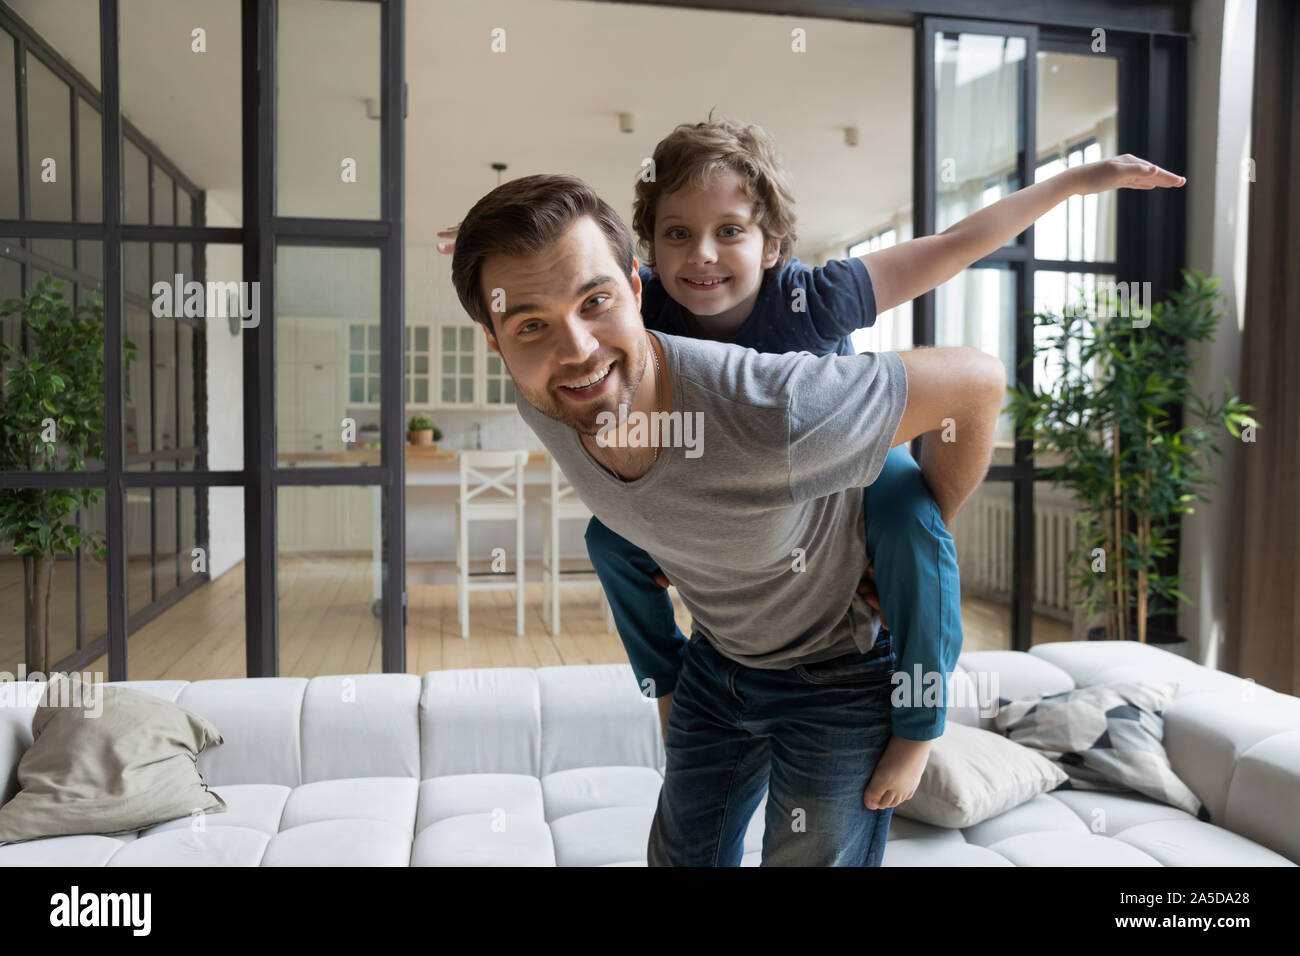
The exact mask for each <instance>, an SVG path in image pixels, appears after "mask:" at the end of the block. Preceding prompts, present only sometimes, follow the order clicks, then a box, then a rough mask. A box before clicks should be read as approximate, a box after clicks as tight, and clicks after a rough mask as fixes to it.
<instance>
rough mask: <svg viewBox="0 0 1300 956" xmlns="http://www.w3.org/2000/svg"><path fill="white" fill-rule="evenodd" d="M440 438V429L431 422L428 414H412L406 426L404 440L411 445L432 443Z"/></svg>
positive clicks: (435, 446)
mask: <svg viewBox="0 0 1300 956" xmlns="http://www.w3.org/2000/svg"><path fill="white" fill-rule="evenodd" d="M440 438H442V430H441V429H440V428H438V426H437V425H435V424H434V423H433V419H432V418H430V417H429V416H428V415H414V416H412V417H411V421H410V423H409V424H408V425H407V426H406V440H407V441H408V442H410V443H411V444H412V445H433V447H434V448H437V447H438V446H437V444H436V442H437V441H438V439H440Z"/></svg>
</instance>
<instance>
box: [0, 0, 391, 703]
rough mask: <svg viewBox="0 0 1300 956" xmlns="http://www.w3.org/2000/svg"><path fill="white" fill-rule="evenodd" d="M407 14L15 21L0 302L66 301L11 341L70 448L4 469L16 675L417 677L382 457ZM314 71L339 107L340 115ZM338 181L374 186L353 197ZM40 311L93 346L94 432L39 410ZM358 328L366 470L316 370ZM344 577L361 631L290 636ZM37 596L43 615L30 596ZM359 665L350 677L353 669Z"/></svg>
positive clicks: (215, 0)
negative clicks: (339, 334) (333, 338)
mask: <svg viewBox="0 0 1300 956" xmlns="http://www.w3.org/2000/svg"><path fill="white" fill-rule="evenodd" d="M403 12H404V10H403V5H402V3H400V2H382V3H381V2H370V0H352V2H323V0H279V2H268V0H211V2H207V3H205V4H204V5H203V6H202V9H201V10H200V9H197V8H196V7H195V6H194V5H192V4H177V3H174V2H171V0H61V2H60V3H59V4H57V5H55V4H49V3H44V2H40V0H5V2H0V124H3V127H4V132H3V133H0V298H3V299H20V298H22V297H24V296H25V295H32V294H34V290H37V288H38V286H37V283H38V282H39V281H40V279H41V278H42V277H43V276H46V275H52V276H54V277H55V278H57V279H59V280H61V281H63V282H64V283H65V285H64V286H63V288H62V290H61V292H62V294H63V295H64V297H65V298H64V299H63V300H54V299H50V300H48V301H46V300H42V299H41V298H40V297H39V296H37V297H35V298H31V299H29V301H28V302H26V303H25V304H24V305H22V306H21V307H20V308H19V309H17V310H15V314H14V315H13V316H10V317H9V318H7V319H4V320H0V336H2V337H3V338H2V339H0V341H3V342H5V343H6V344H9V345H11V346H12V347H13V350H12V351H11V352H9V353H6V362H4V363H0V369H2V370H5V371H0V374H10V373H13V374H11V376H10V377H9V378H7V379H6V380H5V381H4V382H3V383H2V384H3V386H4V387H5V388H6V392H5V393H4V394H5V397H6V399H9V398H13V399H14V400H15V401H19V400H21V401H23V402H30V401H35V400H40V399H42V398H44V399H45V400H47V401H48V402H49V406H50V407H49V409H48V411H49V415H50V416H51V417H52V419H53V421H54V425H53V430H52V431H51V432H50V433H49V434H48V435H46V434H43V433H39V430H37V432H36V433H32V434H27V433H21V432H19V431H15V432H12V433H8V434H6V436H5V438H6V440H7V441H8V440H9V439H13V441H12V442H10V443H11V444H13V445H14V447H16V448H17V449H19V453H17V454H15V455H13V456H11V457H12V458H13V460H8V459H6V460H5V461H4V462H3V463H0V495H2V496H3V500H2V501H0V505H3V507H0V519H3V520H6V522H7V523H6V524H5V526H4V527H5V530H6V532H8V533H6V534H5V535H0V537H4V538H6V543H0V603H2V604H3V608H2V610H3V612H4V613H3V614H0V669H4V670H8V671H11V672H14V673H17V672H19V671H22V670H24V669H25V670H27V671H29V672H30V671H31V669H32V665H33V664H37V665H39V668H40V669H41V670H42V671H45V672H48V671H50V670H55V669H58V670H65V671H66V670H74V669H75V670H86V671H92V672H95V671H98V672H100V673H102V674H105V675H106V676H107V678H108V679H110V680H123V679H126V678H127V677H128V676H129V677H130V678H132V679H158V678H180V679H200V678H211V677H242V676H267V675H274V674H278V673H304V674H308V675H310V674H314V673H339V672H341V671H347V672H352V673H356V672H364V671H368V670H369V671H378V670H380V669H389V670H402V669H403V668H404V660H403V647H402V632H403V625H404V607H403V590H404V589H403V583H402V568H401V563H400V562H392V561H390V560H389V559H388V555H389V552H390V551H395V552H396V553H399V554H400V552H401V548H402V528H401V511H402V496H401V494H400V487H401V458H400V455H398V456H396V457H394V456H393V455H391V454H390V450H392V449H397V450H400V449H401V447H402V442H401V440H400V435H401V422H400V418H401V413H402V407H401V405H402V396H401V393H400V388H401V365H400V362H401V352H400V347H401V342H402V334H403V329H402V325H401V308H402V300H401V294H400V288H401V284H400V275H401V268H402V260H401V247H400V240H401V229H400V212H401V195H402V191H401V187H402V176H401V158H402V148H401V143H402V140H401V123H400V121H399V120H400V118H401V116H402V115H403V112H404V99H403V92H404V90H403V84H402V79H401V77H402V61H401V55H400V49H401V44H400V38H401V23H402V18H403ZM324 46H328V47H329V56H328V57H324V58H322V56H321V55H320V54H321V51H322V49H323V47H324ZM259 64H260V69H259ZM277 70H278V73H277ZM322 70H326V71H328V72H329V74H330V76H331V77H333V78H334V80H335V81H336V85H335V86H332V87H330V89H332V90H333V91H334V93H337V94H339V95H338V96H335V95H323V94H322V90H324V89H325V78H324V77H323V75H322V73H321V71H322ZM277 92H278V95H277ZM344 93H347V94H351V93H355V94H356V95H357V98H356V100H355V101H353V100H350V99H348V98H347V97H346V96H343V95H342V94H344ZM344 101H346V102H344ZM354 102H355V104H356V108H355V109H354V108H353V104H354ZM341 103H342V104H343V105H340V104H341ZM341 163H348V164H352V165H353V167H354V168H355V169H357V170H358V171H359V175H358V176H355V177H352V178H351V179H349V177H347V176H342V177H341V176H340V174H339V170H340V164H341ZM331 182H332V183H333V184H334V188H333V191H332V192H331V190H330V184H331ZM352 187H355V188H352ZM330 195H332V196H333V197H334V198H333V200H329V199H328V198H327V197H328V196H330ZM295 256H298V258H295ZM299 261H307V262H308V263H309V265H311V266H313V267H324V270H325V271H324V272H322V271H320V268H314V269H313V268H309V269H307V270H306V271H304V270H303V269H298V268H294V263H295V262H299ZM281 265H284V266H285V269H286V272H285V277H284V280H283V281H282V282H281V283H280V284H279V285H278V286H277V282H276V275H277V270H278V269H279V268H280V266H281ZM349 278H351V279H358V280H360V279H361V278H364V280H365V281H364V282H357V283H354V284H350V285H349V284H348V280H349ZM331 280H332V281H333V282H334V283H335V284H334V286H333V291H334V292H338V291H340V290H342V291H343V292H345V293H347V292H351V293H352V295H351V297H350V298H347V297H346V296H345V298H347V302H346V306H347V307H348V308H350V309H351V311H343V312H337V311H334V312H332V311H330V308H329V303H330V302H331V301H332V302H333V305H334V306H335V307H341V306H340V303H341V301H342V300H341V299H340V297H338V296H334V297H333V298H332V299H331V296H330V292H331V289H330V288H327V286H329V283H330V281H331ZM339 283H343V284H342V285H340V284H339ZM363 297H364V298H365V301H362V298H363ZM61 302H66V305H67V308H66V310H61V311H58V310H57V307H58V306H59V304H60V303H61ZM42 309H55V310H56V318H57V319H58V323H61V324H57V325H56V324H52V325H50V326H49V328H55V329H56V331H57V330H59V329H62V330H74V329H75V330H77V333H76V334H77V335H78V336H79V337H80V338H79V340H78V341H79V345H78V349H79V351H78V352H77V353H76V356H75V359H76V361H77V362H80V363H81V365H80V366H77V367H78V368H81V369H83V370H84V371H85V372H86V374H84V375H80V376H78V377H79V378H80V379H82V384H81V386H80V391H75V392H72V391H70V393H69V401H70V396H71V395H72V394H75V395H78V396H80V397H81V398H82V399H84V398H85V396H86V395H87V394H89V395H90V396H91V397H92V398H93V402H91V407H93V410H90V411H87V410H86V409H83V408H81V407H80V406H78V410H77V411H76V412H75V414H74V412H73V411H72V410H71V408H70V406H65V405H63V404H62V403H61V401H60V399H59V398H58V397H57V396H56V397H54V398H52V399H51V398H50V397H49V396H40V395H37V396H36V397H35V399H33V398H32V396H30V395H28V394H26V393H25V392H23V391H22V390H21V388H20V386H22V387H25V386H24V385H23V382H21V381H20V379H22V377H23V374H25V373H24V370H25V369H27V368H28V366H29V365H30V364H31V363H32V362H40V361H41V360H42V359H50V358H51V356H54V355H55V354H56V350H55V347H54V344H53V342H52V340H51V339H50V338H49V337H48V336H49V334H50V333H47V332H41V331H39V328H40V323H39V316H38V313H39V312H40V311H41V310H42ZM79 309H80V310H81V311H78V310H79ZM24 315H25V316H26V318H25V319H24ZM281 316H283V323H282V324H281V322H280V318H281ZM34 318H35V319H36V321H35V322H34V321H33V319H34ZM350 321H351V323H352V324H360V323H364V324H365V326H366V327H367V329H369V330H373V333H374V338H375V342H374V345H375V349H374V356H373V358H374V361H375V365H376V367H375V368H374V369H371V371H372V372H373V373H374V374H373V376H372V377H373V380H374V382H375V383H376V385H375V389H374V394H373V395H371V396H368V397H369V398H370V399H371V402H370V406H369V407H370V410H371V412H372V413H373V418H374V422H373V426H367V427H373V433H372V434H370V435H362V436H361V438H362V440H364V439H366V438H367V437H369V438H373V439H374V440H373V441H371V442H368V443H366V444H365V445H364V447H363V441H360V440H358V439H357V438H356V436H355V435H354V434H353V432H352V430H351V429H349V428H348V426H347V422H346V421H345V419H347V417H348V415H347V414H346V409H344V408H343V407H342V405H341V404H338V405H337V406H335V401H334V400H331V399H330V397H329V395H327V394H325V393H323V392H322V391H321V389H322V388H323V387H325V386H326V385H329V384H332V377H331V372H332V371H334V370H337V371H338V372H339V376H340V377H341V376H342V374H343V366H342V365H341V364H340V365H337V369H335V364H331V358H330V357H329V356H322V355H317V354H316V352H314V351H313V349H314V348H315V349H317V351H319V347H320V346H322V345H324V344H326V343H325V342H324V339H323V338H322V337H321V336H320V335H319V334H316V332H317V330H322V331H324V330H328V331H331V332H332V331H335V330H342V329H345V328H346V327H347V325H348V324H349V322H350ZM299 326H301V328H299ZM58 334H69V333H68V332H66V331H59V332H58ZM42 336H45V337H44V338H42ZM277 342H279V343H280V346H279V347H278V346H277ZM59 354H62V353H59ZM66 357H67V356H66V355H65V356H64V358H66ZM61 361H62V359H61ZM19 363H27V365H21V364H19ZM390 366H391V367H390ZM57 371H59V372H62V369H61V368H60V369H58V370H57ZM64 377H65V378H68V377H71V376H68V375H66V374H65V375H64ZM286 388H287V389H288V390H289V391H290V392H291V393H293V395H294V400H293V401H290V402H287V403H286V407H285V408H283V409H280V416H281V428H282V431H281V434H280V439H279V441H278V442H277V437H276V424H277V408H276V403H275V401H274V396H276V394H277V389H278V390H280V391H281V392H283V390H284V389H286ZM28 391H30V389H29V390H28ZM336 393H337V394H335V399H336V400H338V401H339V402H341V400H342V398H343V397H344V396H343V395H342V390H341V389H336ZM303 397H305V398H306V400H305V401H299V400H298V399H301V398H303ZM8 407H9V408H11V409H16V408H18V407H19V405H17V404H13V405H10V406H8ZM286 415H287V416H289V419H292V421H289V419H286V418H285V417H284V416H286ZM311 415H316V416H317V418H320V420H319V421H317V420H316V418H310V416H311ZM304 416H306V417H304ZM309 419H310V420H309ZM15 421H16V419H15ZM37 421H39V419H38V420H37ZM24 422H26V419H24ZM71 423H75V426H76V427H75V428H74V429H73V430H72V431H69V432H66V437H65V432H64V429H66V428H69V427H70V424H71ZM286 423H287V424H290V425H292V426H294V427H292V428H288V429H285V428H284V425H285V424H286ZM28 431H31V430H30V429H28ZM307 431H309V432H310V433H311V435H312V436H313V437H312V438H311V440H310V441H307V440H303V435H302V433H303V432H307ZM74 432H85V433H88V434H87V435H83V436H81V437H78V436H77V435H76V434H74ZM318 433H319V434H318ZM83 439H84V440H83ZM29 445H30V447H32V448H35V449H36V450H37V451H38V452H39V454H38V455H37V456H35V457H33V456H32V455H29V454H26V452H24V451H23V449H26V448H27V447H28V446H29ZM371 446H373V450H371ZM86 448H89V449H90V450H92V451H94V454H89V455H86V454H79V453H80V452H83V451H84V450H85V449H86ZM309 452H315V460H311V461H310V462H307V461H303V460H301V458H302V456H306V457H308V458H311V457H312V456H311V455H310V454H308V453H309ZM308 463H310V464H311V465H313V466H314V467H312V468H310V469H308V468H301V467H299V466H301V465H303V464H308ZM282 486H283V487H282ZM394 491H399V493H396V494H394ZM277 502H279V503H283V504H284V507H282V508H277ZM342 506H346V507H342ZM342 512H346V514H347V515H348V516H349V521H347V522H343V523H341V524H340V525H339V527H338V528H337V529H333V530H331V528H330V527H329V526H328V522H327V521H326V519H327V518H329V517H332V516H335V515H338V514H340V513H342ZM18 515H21V516H22V518H23V523H24V524H30V525H31V527H32V535H31V537H32V540H31V541H28V540H26V538H25V537H24V536H23V535H22V534H21V533H18V532H15V531H14V529H15V528H16V527H18V525H16V524H15V523H14V522H13V521H10V520H8V519H10V518H11V517H14V516H18ZM353 519H355V520H353ZM354 524H355V525H356V526H357V528H359V529H360V531H358V532H356V533H354V531H353V525H354ZM37 525H40V526H41V527H40V528H38V527H37ZM37 538H39V539H40V540H39V541H36V539H37ZM33 542H35V543H33ZM277 542H278V543H279V545H280V548H281V549H282V550H277ZM19 551H23V552H28V553H26V554H23V555H20V554H17V553H16V552H19ZM349 562H350V563H351V564H353V565H355V567H356V569H357V570H356V572H355V573H352V572H349V573H348V576H349V578H350V579H353V580H355V581H356V582H357V583H358V587H356V588H348V587H334V588H333V592H332V593H334V594H335V595H336V597H337V598H338V600H339V601H343V600H346V599H348V598H349V597H354V598H355V600H354V601H353V606H349V607H344V606H343V605H342V604H339V605H338V606H332V607H331V608H330V613H329V614H328V615H326V618H325V623H324V624H322V625H320V626H314V627H310V628H304V627H302V626H301V625H302V624H303V622H304V620H306V618H305V617H303V616H302V614H301V613H300V611H299V610H298V609H300V608H304V607H308V606H310V605H311V604H312V603H313V595H317V594H319V593H320V591H321V589H322V588H326V589H329V588H330V587H331V582H336V579H337V577H338V571H339V568H340V567H343V568H346V567H347V566H349ZM322 569H323V570H322ZM33 584H35V585H36V586H37V589H36V590H37V592H39V594H41V595H43V597H42V598H41V599H40V600H35V601H32V600H28V599H27V597H26V596H27V595H28V594H29V593H36V592H34V591H33V588H32V585H33ZM353 607H354V608H355V611H354V609H353ZM349 617H350V618H351V619H350V620H348V618H349ZM318 623H319V622H318ZM128 636H129V637H130V641H129V643H128V640H127V638H128ZM339 637H341V638H342V639H343V640H344V641H345V642H346V646H349V647H351V648H352V649H353V650H354V651H355V653H353V654H349V655H345V656H344V657H343V658H339V657H338V656H337V654H336V653H335V644H336V642H335V638H339ZM282 641H283V642H286V643H285V646H286V649H287V650H286V654H285V659H284V660H283V663H282V660H281V644H282ZM128 651H129V653H128Z"/></svg>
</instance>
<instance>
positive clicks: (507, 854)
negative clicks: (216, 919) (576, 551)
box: [0, 641, 1300, 866]
mask: <svg viewBox="0 0 1300 956" xmlns="http://www.w3.org/2000/svg"><path fill="white" fill-rule="evenodd" d="M960 668H961V670H962V672H963V674H962V676H961V677H960V678H959V679H961V680H971V681H972V686H973V687H978V686H980V685H981V682H985V684H986V686H987V681H988V680H989V675H992V674H996V679H997V682H998V683H997V693H998V695H999V696H1001V697H1004V698H1014V697H1020V696H1026V695H1030V694H1040V693H1054V692H1057V691H1062V690H1068V689H1071V688H1073V687H1076V686H1085V685H1090V684H1096V683H1106V682H1109V681H1114V680H1122V679H1131V678H1133V677H1138V676H1141V677H1151V678H1160V679H1168V680H1173V681H1176V682H1178V683H1179V692H1178V696H1177V698H1176V699H1175V701H1174V703H1173V704H1172V705H1171V706H1170V707H1169V708H1168V709H1167V710H1166V711H1165V715H1164V716H1165V746H1166V749H1167V750H1168V753H1169V756H1170V760H1171V762H1172V764H1173V768H1174V770H1175V771H1176V772H1177V773H1178V774H1179V776H1180V777H1181V778H1182V779H1183V780H1184V781H1185V782H1186V783H1187V784H1188V786H1190V787H1191V788H1192V790H1193V791H1195V792H1196V794H1197V795H1198V796H1199V797H1200V798H1201V799H1202V800H1203V801H1204V802H1205V803H1206V805H1207V806H1208V807H1209V809H1210V812H1211V814H1212V819H1213V821H1214V822H1213V823H1203V822H1200V821H1198V820H1196V819H1195V818H1193V817H1191V816H1189V815H1188V814H1186V813H1184V812H1182V811H1180V810H1176V809H1174V808H1172V807H1168V806H1165V805H1163V804H1158V803H1155V802H1153V801H1151V800H1147V799H1145V798H1143V797H1140V796H1138V795H1136V794H1123V795H1120V794H1103V793H1095V792H1082V791H1063V792H1056V793H1051V794H1044V795H1042V796H1039V797H1038V798H1036V799H1034V800H1032V801H1030V802H1029V803H1026V804H1024V805H1022V806H1020V807H1018V808H1016V809H1014V810H1011V811H1009V812H1007V813H1004V814H1002V815H1001V816H999V817H996V818H994V819H991V820H988V821H985V822H984V823H981V824H979V825H977V826H974V827H970V828H968V829H965V830H946V829H941V828H936V827H931V826H927V825H924V824H920V823H916V822H914V821H910V820H906V819H904V818H902V817H900V816H899V815H898V814H897V813H895V815H894V818H893V826H892V828H891V830H890V836H889V844H888V847H887V849H886V853H885V860H884V863H885V865H886V866H951V865H964V866H1061V865H1065V866H1082V865H1102V866H1241V865H1244V866H1294V865H1296V861H1300V699H1298V698H1296V697H1291V696H1287V695H1282V694H1277V693H1274V692H1272V691H1269V690H1267V689H1265V688H1262V687H1255V688H1253V690H1254V693H1253V699H1252V698H1251V697H1250V695H1248V694H1245V693H1243V684H1245V683H1246V682H1244V681H1242V680H1240V679H1238V678H1235V677H1232V676H1230V675H1226V674H1223V673H1220V672H1217V671H1213V670H1210V669H1208V668H1205V667H1202V666H1200V665H1198V664H1194V663H1192V662H1190V661H1187V660H1185V659H1183V658H1181V657H1178V656H1175V655H1173V654H1169V653H1166V652H1164V651H1161V650H1157V649H1155V648H1152V647H1149V646H1146V645H1142V644H1137V643H1133V642H1086V641H1083V642H1074V643H1062V644H1048V645H1043V646H1038V647H1035V648H1034V649H1033V650H1032V651H1030V652H1029V653H1028V654H1025V653H1021V652H1017V651H987V652H979V653H968V654H963V655H962V657H961V659H960ZM977 678H978V679H977ZM347 682H351V683H347ZM124 686H129V687H135V688H137V689H139V690H143V691H147V692H149V693H152V694H156V695H158V696H160V697H164V698H166V699H168V700H173V701H175V702H176V703H178V704H180V705H181V706H183V707H185V708H187V709H189V710H192V711H195V712H197V713H199V714H202V715H204V716H205V717H207V718H209V719H210V720H211V721H212V722H213V723H214V724H216V726H217V728H218V729H219V730H220V731H221V733H222V735H223V736H224V738H225V742H224V743H223V744H221V745H219V746H216V747H211V748H209V749H208V750H206V751H205V752H204V753H203V754H201V755H200V757H199V764H198V766H199V770H200V772H201V773H202V774H203V778H204V780H205V781H206V782H207V783H208V784H210V785H211V786H212V788H213V789H214V790H216V791H217V792H218V793H219V794H220V795H221V796H222V798H224V799H225V800H226V802H227V804H228V805H229V809H228V810H227V811H226V812H224V813H216V814H209V815H207V816H206V817H205V818H204V823H205V829H204V830H202V831H197V832H196V831H195V830H194V829H193V828H192V826H191V822H190V819H189V818H183V819H179V820H174V821H171V822H169V823H163V824H160V825H158V826H154V827H150V828H148V829H145V830H141V831H139V832H138V833H136V834H128V835H126V836H124V837H123V836H117V837H106V836H93V835H85V836H70V837H54V838H50V839H44V840H33V841H29V842H26V843H17V844H11V845H8V846H3V847H0V866H29V865H44V866H96V865H105V866H150V865H166V866H176V865H202V866H258V865H262V866H302V865H308V866H316V865H324V866H340V865H341V866H407V865H411V866H438V865H506V866H592V865H612V866H619V865H629V866H634V865H644V863H645V857H646V837H647V834H648V832H649V827H650V821H651V818H652V817H653V815H654V809H655V803H656V800H657V797H658V792H659V787H660V783H661V781H662V776H661V768H662V767H663V761H664V752H663V746H662V743H661V738H660V734H659V721H658V715H657V711H658V709H657V707H656V706H655V705H654V704H653V703H652V702H650V701H648V700H646V699H644V698H642V697H641V695H640V694H639V693H638V692H637V687H636V683H635V681H634V680H633V677H632V673H631V669H630V668H629V667H628V666H627V665H600V666H590V667H543V668H539V669H537V670H530V669H524V668H484V669H480V670H461V671H431V672H429V673H427V674H425V675H424V677H423V678H420V677H415V676H413V675H405V674H368V675H356V676H354V677H319V678H314V679H312V680H306V679H302V678H291V677H285V678H253V679H246V680H209V681H195V682H192V683H191V682H185V681H148V682H127V683H126V684H125V685H124ZM349 692H350V693H349ZM349 696H351V697H354V698H355V699H353V700H349V699H347V698H348V697H349ZM33 713H34V708H31V707H22V708H5V707H0V800H8V799H10V798H11V797H12V796H13V794H14V793H15V792H16V791H17V789H18V780H17V765H18V760H19V758H20V757H21V756H22V754H23V752H24V751H25V750H26V748H27V747H29V746H30V745H31V741H32V737H31V722H32V715H33ZM948 719H949V720H960V721H961V722H963V723H966V724H970V725H973V726H983V727H985V728H986V729H987V728H991V727H992V720H991V719H990V718H988V717H981V714H980V708H978V707H976V706H974V705H972V706H970V707H967V708H962V709H959V708H953V709H952V710H950V712H949V718H948ZM1097 808H1100V809H1101V810H1103V811H1104V814H1103V815H1101V816H1102V817H1104V820H1105V826H1104V832H1093V829H1092V826H1093V821H1094V820H1096V819H1098V818H1099V815H1098V814H1097V813H1096V812H1095V811H1096V809H1097ZM763 810H764V807H763V806H762V805H760V806H759V808H758V810H757V812H756V813H755V815H754V818H753V821H752V822H751V825H750V828H749V832H748V835H747V837H746V841H745V850H746V854H745V859H744V862H745V864H747V865H757V864H758V863H759V860H760V849H761V845H762V833H763Z"/></svg>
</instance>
